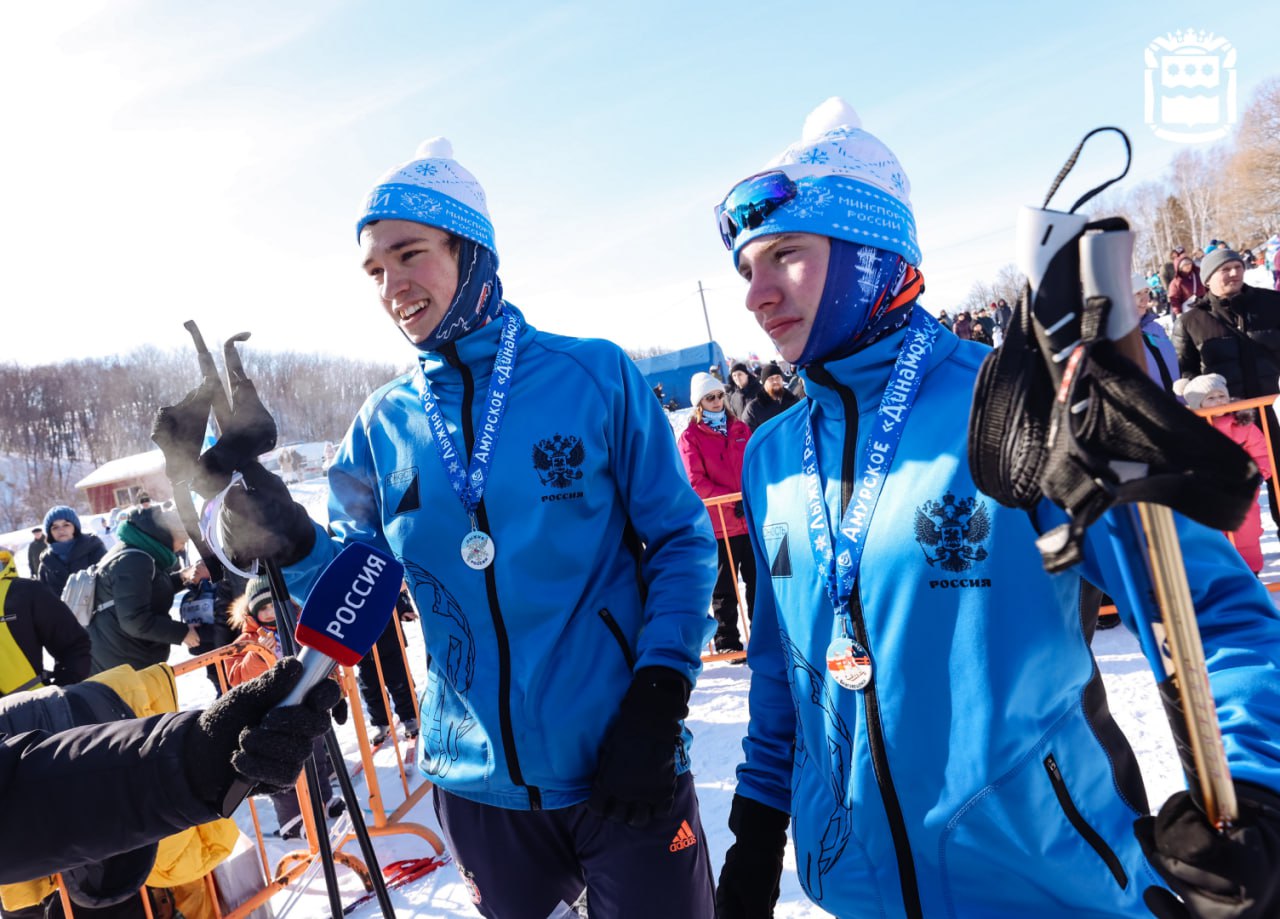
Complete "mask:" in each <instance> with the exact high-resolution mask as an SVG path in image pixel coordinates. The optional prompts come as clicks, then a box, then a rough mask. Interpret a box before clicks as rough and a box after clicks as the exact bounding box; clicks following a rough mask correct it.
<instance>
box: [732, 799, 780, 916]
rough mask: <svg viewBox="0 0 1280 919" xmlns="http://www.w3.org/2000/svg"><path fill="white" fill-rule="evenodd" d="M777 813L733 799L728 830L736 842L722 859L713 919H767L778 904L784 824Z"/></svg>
mask: <svg viewBox="0 0 1280 919" xmlns="http://www.w3.org/2000/svg"><path fill="white" fill-rule="evenodd" d="M790 822H791V818H790V817H789V816H788V815H787V814H784V813H783V812H782V811H780V810H775V809H774V808H772V807H770V806H769V805H767V804H761V803H760V802H759V801H756V800H753V799H752V798H744V797H743V796H742V795H734V796H733V807H732V808H731V809H730V810H729V829H730V830H731V831H733V835H734V837H735V838H736V840H737V841H736V842H734V844H733V845H731V846H730V847H729V851H728V852H726V853H725V855H724V867H723V868H721V869H720V883H719V884H718V885H717V887H716V917H717V919H770V917H772V916H773V907H774V904H776V903H777V902H778V892H779V886H780V884H781V880H782V857H783V853H785V852H786V849H787V824H788V823H790Z"/></svg>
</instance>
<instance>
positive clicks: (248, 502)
mask: <svg viewBox="0 0 1280 919" xmlns="http://www.w3.org/2000/svg"><path fill="white" fill-rule="evenodd" d="M240 471H241V473H242V474H243V475H244V481H243V482H242V483H241V484H240V485H237V486H236V487H235V488H232V489H231V490H230V491H229V492H227V497H226V500H225V502H224V504H223V506H222V532H223V537H224V541H223V546H222V548H223V550H224V551H225V552H226V553H227V554H228V556H229V557H230V558H231V560H232V561H233V562H234V563H235V564H236V566H237V567H239V568H244V567H246V566H247V565H249V564H250V563H251V562H252V561H253V560H254V559H255V558H260V559H263V560H264V561H272V562H276V563H277V564H280V565H292V564H294V563H295V562H297V561H300V560H302V559H304V558H306V556H307V553H309V552H310V551H311V548H312V546H314V545H315V541H316V531H315V527H313V526H312V525H311V518H310V517H309V516H307V510H306V508H304V507H303V506H302V505H301V504H299V503H297V502H296V501H294V500H293V495H291V494H289V489H288V488H287V487H285V484H284V482H282V481H281V480H280V477H279V476H276V475H272V474H271V473H270V472H267V470H266V469H264V468H263V467H262V464H261V463H259V462H257V461H256V460H255V461H253V462H251V463H248V464H246V465H244V466H242V467H241V469H240Z"/></svg>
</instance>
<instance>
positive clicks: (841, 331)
mask: <svg viewBox="0 0 1280 919" xmlns="http://www.w3.org/2000/svg"><path fill="white" fill-rule="evenodd" d="M906 270H907V262H906V261H905V260H904V259H903V258H902V256H900V255H898V254H897V253H895V252H889V251H887V250H885V249H877V248H876V247H874V246H864V245H860V244H858V243H851V242H849V241H847V240H844V239H836V238H835V237H832V238H831V258H830V261H828V262H827V278H826V283H825V285H824V286H823V288H822V300H821V301H820V302H819V303H818V311H817V313H816V314H815V315H814V317H813V326H812V328H810V330H809V339H808V341H806V342H805V344H804V352H803V353H802V354H801V355H800V357H799V359H797V360H796V364H797V365H798V366H800V367H805V366H808V365H809V364H811V363H813V362H814V361H820V360H822V361H827V360H836V359H838V358H841V357H846V356H848V355H850V354H852V353H853V352H854V351H856V350H857V349H858V347H859V346H860V344H862V343H863V341H864V339H869V336H870V335H872V334H874V333H878V332H880V331H881V330H880V329H879V322H880V321H881V320H882V319H888V318H890V317H889V316H886V315H885V312H886V309H887V307H888V305H889V302H888V301H890V300H892V299H893V296H894V294H895V293H896V292H897V290H898V288H899V287H900V286H901V284H902V279H903V277H904V276H905V275H906ZM873 310H874V311H875V312H874V315H873ZM897 312H901V311H897ZM892 318H893V319H899V318H901V317H892Z"/></svg>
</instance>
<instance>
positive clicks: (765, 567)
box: [738, 307, 1280, 919]
mask: <svg viewBox="0 0 1280 919" xmlns="http://www.w3.org/2000/svg"><path fill="white" fill-rule="evenodd" d="M917 308H919V307H917ZM907 334H908V330H901V331H899V332H897V333H895V334H893V335H891V336H889V337H888V338H886V339H884V340H882V341H880V342H877V343H875V344H873V345H871V346H869V347H867V348H866V349H865V350H863V351H860V352H858V353H856V354H854V355H852V356H849V357H846V358H843V359H841V360H837V361H833V362H831V363H829V364H827V365H825V366H823V365H818V366H816V367H813V368H811V369H810V370H809V371H807V372H806V373H805V390H806V392H807V393H808V400H807V401H806V402H802V403H801V404H800V405H798V406H795V407H793V408H792V409H791V410H789V411H788V412H786V413H785V414H783V415H781V416H780V417H778V418H777V419H775V420H774V421H772V422H770V423H769V424H766V425H764V426H762V427H761V428H760V429H759V430H758V431H756V433H755V434H754V436H752V438H751V442H750V444H749V445H748V448H747V456H746V464H745V470H744V475H743V491H744V494H745V504H746V509H747V518H748V522H749V524H750V536H751V540H752V543H753V546H754V548H755V552H756V557H757V566H758V570H759V571H761V572H767V573H768V574H769V577H768V579H761V582H760V587H759V589H758V593H757V597H756V604H755V615H754V619H753V628H752V634H751V642H750V646H749V650H748V663H749V665H750V667H751V671H752V681H751V691H750V711H751V719H750V725H749V729H748V735H747V737H746V739H745V740H744V741H743V747H744V750H745V753H746V759H745V762H744V763H743V764H742V765H741V766H740V767H739V769H738V793H739V794H742V795H744V796H746V797H749V798H753V799H755V800H757V801H760V802H762V803H764V804H767V805H769V806H770V807H773V808H777V809H778V810H781V811H784V812H787V813H790V814H791V816H792V821H793V822H792V832H793V836H794V840H795V848H796V862H797V869H798V871H799V876H800V881H801V883H802V884H803V886H804V888H805V890H806V892H807V893H808V894H809V896H810V897H811V898H812V899H813V900H814V901H815V902H816V903H818V904H819V905H820V906H822V908H823V909H825V910H827V911H829V912H831V913H833V914H835V915H837V916H842V917H853V916H859V917H861V916H868V917H897V916H908V917H920V916H927V917H930V919H936V917H955V919H972V917H983V919H992V917H1009V919H1013V917H1017V919H1026V917H1028V916H1037V917H1049V916H1063V917H1066V916H1070V917H1073V919H1085V917H1101V916H1146V915H1148V912H1147V910H1146V907H1145V906H1144V905H1143V903H1142V894H1143V890H1144V889H1145V888H1146V887H1148V886H1151V885H1159V884H1161V883H1162V882H1161V881H1160V880H1159V878H1158V876H1157V875H1156V872H1155V871H1154V869H1152V868H1151V867H1150V866H1149V865H1148V864H1147V862H1146V860H1145V859H1144V857H1143V855H1142V852H1141V849H1140V848H1139V845H1138V843H1137V840H1136V839H1135V837H1134V834H1133V830H1132V825H1133V822H1134V820H1135V819H1137V818H1138V817H1139V816H1142V815H1145V814H1146V813H1148V804H1147V798H1146V792H1145V789H1144V787H1143V783H1142V778H1141V775H1140V773H1139V771H1138V766H1137V762H1136V759H1135V757H1134V755H1133V752H1132V750H1131V748H1130V747H1129V744H1128V742H1127V741H1126V739H1125V738H1124V736H1123V734H1122V733H1121V732H1120V730H1119V728H1118V727H1117V725H1116V723H1115V721H1114V720H1113V719H1112V717H1111V715H1110V713H1109V711H1108V708H1107V699H1106V691H1105V689H1104V687H1103V682H1102V678H1101V675H1100V674H1099V671H1098V667H1097V665H1096V663H1095V661H1094V658H1093V655H1092V652H1091V651H1090V648H1089V642H1088V637H1087V634H1086V631H1087V630H1091V628H1092V623H1091V622H1089V623H1088V624H1086V623H1085V621H1084V620H1085V619H1088V618H1090V617H1088V616H1087V615H1084V616H1082V604H1081V602H1080V585H1081V582H1080V575H1081V574H1082V575H1083V576H1084V577H1086V578H1088V580H1089V581H1091V582H1092V583H1094V584H1096V585H1098V586H1100V587H1103V588H1107V589H1109V592H1111V593H1112V595H1113V596H1117V597H1118V596H1120V595H1121V589H1120V586H1119V585H1120V583H1121V582H1120V580H1119V578H1120V574H1119V570H1118V568H1117V562H1116V557H1115V553H1114V551H1111V550H1108V549H1107V546H1108V545H1109V543H1107V541H1106V537H1105V532H1104V530H1105V527H1106V526H1107V523H1106V522H1100V523H1099V524H1098V525H1096V526H1095V527H1093V528H1091V530H1090V535H1089V538H1088V539H1089V543H1088V546H1087V548H1086V561H1085V563H1084V564H1083V566H1082V569H1083V570H1082V571H1080V572H1075V571H1072V572H1067V573H1061V574H1057V575H1050V574H1047V573H1046V572H1045V570H1044V568H1043V566H1042V563H1041V559H1040V554H1039V552H1038V550H1037V549H1036V547H1035V545H1034V540H1035V538H1036V536H1037V535H1038V532H1043V531H1045V530H1047V529H1049V528H1051V527H1052V526H1053V525H1054V524H1056V523H1057V522H1060V520H1061V519H1063V518H1061V517H1056V518H1054V519H1049V518H1051V517H1054V515H1055V514H1056V513H1057V512H1056V509H1053V508H1051V507H1050V506H1049V505H1047V502H1046V503H1045V504H1044V505H1043V506H1042V507H1041V508H1039V509H1037V513H1036V518H1037V519H1035V520H1033V519H1032V515H1030V514H1028V513H1026V512H1023V511H1017V510H1012V509H1009V508H1005V507H1002V506H1000V505H999V504H997V503H996V501H995V500H993V499H992V498H990V497H988V496H986V495H984V494H982V493H981V492H979V491H978V490H977V488H976V487H975V485H974V483H973V480H972V478H971V476H970V474H969V463H968V458H967V421H968V417H969V408H970V403H971V401H972V392H973V387H974V381H975V378H976V375H977V372H978V368H979V365H980V364H981V361H982V358H983V356H984V355H985V354H987V353H988V350H987V349H986V348H985V347H982V346H980V345H976V344H970V343H969V342H962V341H960V340H959V339H957V338H956V337H955V336H954V335H952V334H951V333H950V332H948V331H946V330H944V329H938V331H937V339H936V344H935V346H934V349H933V352H932V355H931V356H930V358H929V361H928V366H927V370H926V371H925V376H924V378H923V381H922V383H921V388H920V390H919V393H918V397H917V400H916V402H915V406H914V408H913V409H912V411H911V414H910V416H909V418H908V419H907V422H906V426H905V429H904V432H903V436H902V440H901V442H900V444H899V447H898V453H897V457H896V459H895V460H894V462H893V465H892V467H891V470H890V472H889V474H888V478H887V480H886V482H885V485H884V490H883V492H882V493H881V495H880V499H879V504H878V506H877V507H876V508H875V511H874V516H873V517H872V519H871V523H870V529H869V531H868V534H867V536H866V546H865V554H864V556H863V559H862V564H861V569H860V573H859V577H858V580H857V583H856V587H855V590H854V596H853V600H852V607H853V619H854V632H855V636H854V637H855V638H856V639H857V640H858V641H859V642H860V643H861V644H862V645H863V647H865V648H866V649H867V651H868V653H869V655H870V657H871V660H872V666H873V677H872V681H871V683H870V685H869V686H868V687H867V688H866V689H865V690H864V691H851V690H847V689H843V688H841V687H840V686H839V685H837V684H836V683H835V682H834V680H833V679H832V678H831V676H830V674H829V673H828V672H827V667H826V651H827V647H828V645H829V643H830V642H831V640H832V639H833V638H834V637H836V636H837V635H838V634H839V630H838V627H837V625H836V622H835V617H834V615H833V611H832V608H831V603H830V601H829V599H828V597H827V594H826V592H825V589H824V587H823V585H822V581H821V579H820V575H819V572H818V570H817V568H816V567H815V563H814V556H813V549H812V546H811V544H810V541H809V535H808V531H807V528H808V515H807V512H806V507H807V506H806V500H805V490H804V489H805V486H804V477H803V476H802V474H801V468H802V466H801V449H802V444H803V433H804V428H803V422H804V414H803V413H804V412H806V411H807V412H809V413H810V416H811V418H812V421H813V426H814V438H815V442H816V445H817V453H818V465H819V473H820V478H821V482H822V485H823V493H824V497H825V501H826V505H827V514H828V519H829V520H831V521H837V520H839V517H840V512H842V511H843V510H844V508H845V506H846V504H847V503H848V501H849V500H850V497H851V496H856V491H857V489H859V488H860V483H859V482H857V481H855V477H857V476H859V475H862V469H863V463H864V462H865V459H864V458H865V456H866V452H867V446H868V443H867V442H868V440H869V439H870V438H869V436H868V435H869V432H870V431H871V429H872V422H873V420H874V418H875V412H876V410H877V409H878V407H879V402H880V395H881V393H882V392H883V391H884V389H885V386H886V384H887V383H888V381H889V378H890V372H891V369H892V367H893V361H894V358H895V357H896V356H897V352H898V349H899V347H900V346H901V345H902V343H903V341H904V339H905V336H906V335H907ZM1042 517H1043V518H1044V519H1040V518H1042ZM1178 529H1179V533H1180V536H1181V538H1182V544H1183V552H1184V555H1185V558H1186V563H1187V568H1188V574H1189V579H1190V583H1191V585H1192V593H1193V598H1194V600H1195V603H1196V609H1197V611H1198V618H1199V622H1200V628H1201V631H1202V635H1203V640H1204V645H1205V653H1206V656H1207V658H1208V663H1209V668H1210V672H1211V685H1212V688H1213V691H1214V696H1215V699H1216V701H1217V706H1218V714H1219V717H1220V719H1221V721H1222V726H1223V731H1224V735H1225V744H1226V749H1227V754H1228V757H1229V761H1230V766H1231V771H1232V773H1233V775H1234V776H1235V777H1236V778H1237V779H1247V780H1250V781H1254V782H1258V783H1260V784H1262V785H1265V786H1267V787H1269V788H1272V789H1280V673H1277V669H1278V667H1277V664H1278V662H1280V619H1278V618H1277V613H1276V611H1275V609H1274V608H1273V606H1272V604H1271V602H1270V600H1269V597H1268V595H1267V593H1266V591H1265V589H1264V588H1262V587H1261V586H1260V585H1259V583H1258V581H1257V579H1256V578H1255V577H1254V576H1253V575H1252V574H1251V573H1250V572H1249V570H1248V569H1247V568H1246V567H1245V566H1244V564H1243V562H1242V561H1241V559H1240V557H1239V555H1238V554H1237V553H1236V551H1235V550H1234V549H1233V548H1232V547H1231V545H1230V544H1229V543H1228V542H1227V540H1226V539H1225V538H1224V537H1223V535H1222V534H1221V533H1217V532H1213V531H1210V530H1208V529H1206V528H1204V527H1201V526H1199V525H1196V524H1193V523H1190V522H1189V521H1186V520H1179V522H1178ZM1121 612H1122V618H1125V620H1126V623H1128V624H1129V625H1130V626H1131V627H1132V625H1133V623H1134V621H1135V620H1134V619H1133V616H1134V613H1133V612H1132V611H1130V610H1127V609H1122V610H1121ZM1144 615H1145V614H1144ZM1163 676H1164V675H1163V674H1161V678H1162V679H1163Z"/></svg>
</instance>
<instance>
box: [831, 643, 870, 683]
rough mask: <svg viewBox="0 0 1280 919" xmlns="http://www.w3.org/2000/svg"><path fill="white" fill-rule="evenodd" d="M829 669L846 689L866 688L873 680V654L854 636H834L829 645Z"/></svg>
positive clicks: (832, 676)
mask: <svg viewBox="0 0 1280 919" xmlns="http://www.w3.org/2000/svg"><path fill="white" fill-rule="evenodd" d="M827 670H828V671H830V673H831V678H832V679H833V680H835V681H836V682H837V683H839V684H840V685H841V686H842V687H844V688H845V689H852V690H855V691H856V690H859V689H866V688H867V684H868V683H870V682H871V655H869V654H868V653H867V649H866V648H864V647H862V645H860V644H858V643H857V642H856V641H854V640H853V639H852V638H833V639H832V640H831V644H829V645H827Z"/></svg>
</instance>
